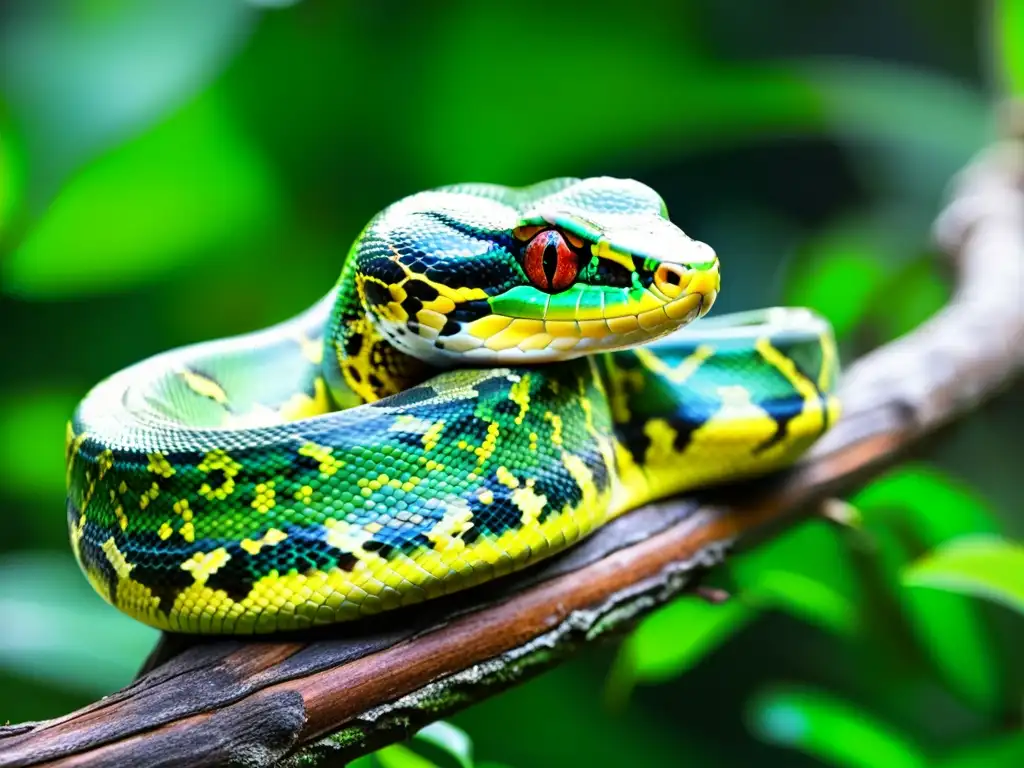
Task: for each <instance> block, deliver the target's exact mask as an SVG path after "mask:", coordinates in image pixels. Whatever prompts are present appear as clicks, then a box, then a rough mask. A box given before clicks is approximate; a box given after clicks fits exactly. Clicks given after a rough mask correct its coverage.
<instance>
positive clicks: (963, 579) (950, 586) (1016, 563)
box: [903, 536, 1024, 613]
mask: <svg viewBox="0 0 1024 768" xmlns="http://www.w3.org/2000/svg"><path fill="white" fill-rule="evenodd" d="M903 583H904V584H906V585H908V586H912V587H928V588H931V589H940V590H945V591H949V592H957V593H960V594H964V595H971V596H972V597H980V598H983V599H986V600H991V601H993V602H996V603H1000V604H1002V605H1005V606H1006V607H1008V608H1010V609H1012V610H1015V611H1018V612H1019V613H1024V546H1022V545H1021V544H1019V543H1016V542H1012V541H1007V540H1006V539H1002V538H998V537H995V536H965V537H962V538H959V539H956V540H954V541H951V542H949V543H947V544H944V545H942V546H940V547H938V548H937V549H935V550H933V551H932V552H930V553H929V554H927V555H925V556H924V557H922V558H921V559H920V560H917V561H916V562H914V563H913V564H912V565H911V566H910V567H908V568H906V569H905V570H904V573H903Z"/></svg>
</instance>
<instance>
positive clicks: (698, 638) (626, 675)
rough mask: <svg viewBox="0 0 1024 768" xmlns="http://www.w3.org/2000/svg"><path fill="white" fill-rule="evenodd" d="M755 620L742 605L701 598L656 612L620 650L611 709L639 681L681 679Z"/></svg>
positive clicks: (609, 688) (753, 613) (611, 677)
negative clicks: (712, 601) (705, 657)
mask: <svg viewBox="0 0 1024 768" xmlns="http://www.w3.org/2000/svg"><path fill="white" fill-rule="evenodd" d="M756 615H757V612H756V611H755V610H754V609H752V608H751V607H750V606H748V605H745V604H744V603H742V602H740V601H739V600H728V601H726V602H724V603H718V604H714V603H709V602H707V601H706V600H704V599H702V598H699V597H683V598H680V599H678V600H675V601H673V602H671V603H669V604H668V605H666V606H665V607H664V608H662V609H660V610H658V611H656V612H654V613H652V614H651V615H650V616H648V617H647V618H646V619H644V620H643V621H642V622H641V623H640V625H639V626H638V627H637V628H636V630H634V632H633V633H632V634H631V635H630V636H629V638H628V639H627V640H626V642H625V643H623V644H622V646H621V648H620V649H619V654H618V656H617V657H616V660H615V664H614V665H613V667H612V670H611V673H610V674H609V677H608V681H607V688H606V695H607V698H608V700H609V702H610V704H611V705H613V706H619V705H622V704H623V703H624V702H625V701H626V699H628V697H629V694H630V692H631V691H632V689H633V686H634V685H636V683H638V682H644V683H658V682H664V681H665V680H669V679H671V678H674V677H677V676H678V675H681V674H682V673H683V672H685V671H686V670H688V669H690V668H691V667H693V666H694V665H695V664H696V663H697V662H698V661H700V660H701V659H702V658H703V657H704V656H705V655H707V654H708V653H710V652H711V651H712V650H713V649H715V648H716V647H718V646H719V645H721V644H722V643H723V642H725V641H726V640H727V639H728V638H729V637H730V636H731V635H733V634H735V633H736V632H738V631H739V630H740V629H741V628H742V627H744V626H745V625H746V624H747V623H748V622H749V621H750V620H751V619H753V618H754V617H755V616H756Z"/></svg>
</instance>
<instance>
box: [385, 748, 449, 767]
mask: <svg viewBox="0 0 1024 768" xmlns="http://www.w3.org/2000/svg"><path fill="white" fill-rule="evenodd" d="M373 755H374V757H375V758H377V762H379V763H380V764H381V765H382V766H383V768H438V765H437V763H432V762H431V761H430V760H427V759H426V758H425V757H421V756H420V755H417V754H416V753H415V752H413V751H412V750H411V749H409V748H408V747H405V746H402V745H401V744H392V745H391V746H390V747H384V749H381V750H378V751H377V752H374V753H373Z"/></svg>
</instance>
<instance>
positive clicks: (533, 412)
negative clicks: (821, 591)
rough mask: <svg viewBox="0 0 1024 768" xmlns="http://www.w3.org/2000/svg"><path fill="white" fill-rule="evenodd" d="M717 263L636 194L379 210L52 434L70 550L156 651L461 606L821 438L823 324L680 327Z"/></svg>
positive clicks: (771, 321) (597, 188)
mask: <svg viewBox="0 0 1024 768" xmlns="http://www.w3.org/2000/svg"><path fill="white" fill-rule="evenodd" d="M718 290H719V264H718V259H717V257H716V256H715V254H714V252H713V251H712V250H711V249H710V248H709V247H708V246H706V245H704V244H703V243H699V242H697V241H694V240H692V239H690V238H689V237H687V236H686V235H685V234H684V233H683V232H682V231H681V230H679V229H678V228H677V227H676V226H675V225H674V224H672V223H671V222H670V221H669V219H668V215H667V212H666V210H665V206H664V203H663V202H662V201H661V199H660V198H659V197H658V195H657V194H656V193H655V192H653V191H652V190H651V189H649V188H648V187H646V186H644V185H642V184H639V183H638V182H635V181H630V180H620V179H610V178H594V179H583V180H579V179H556V180H552V181H548V182H544V183H542V184H538V185H534V186H532V187H528V188H524V189H512V188H508V187H501V186H497V185H483V184H474V185H459V186H455V187H447V188H443V189H439V190H434V191H429V192H423V193H420V194H417V195H413V196H411V197H409V198H406V199H404V200H401V201H399V202H397V203H395V204H394V205H392V206H390V207H389V208H387V209H385V210H384V211H382V212H381V213H380V214H378V215H377V216H376V217H375V218H374V219H373V220H372V221H371V222H370V223H369V224H368V225H367V227H366V229H365V230H364V231H363V232H362V234H361V235H360V236H359V238H358V239H357V240H356V242H355V244H354V245H353V247H352V249H351V251H350V252H349V254H348V257H347V258H346V259H345V263H344V265H343V268H342V271H341V276H340V278H339V281H338V284H337V286H335V288H334V289H333V290H332V291H331V292H330V293H329V294H328V295H327V296H325V297H324V298H323V299H322V300H321V301H319V302H318V303H317V304H316V305H314V306H313V307H312V308H311V309H309V310H308V311H306V312H305V313H303V314H302V315H300V316H299V317H297V318H295V319H293V320H291V321H289V322H287V323H284V324H282V325H280V326H276V327H273V328H270V329H267V330H263V331H259V332H256V333H253V334H249V335H246V336H241V337H237V338H232V339H222V340H217V341H213V342H207V343H203V344H198V345H194V346H191V347H186V348H183V349H179V350H174V351H171V352H167V353H164V354H162V355H158V356H156V357H154V358H151V359H149V360H145V361H143V362H141V363H138V364H136V365H134V366H132V367H130V368H127V369H125V370H123V371H121V372H119V373H117V374H114V375H113V376H111V377H110V378H109V379H107V380H106V381H104V382H102V383H100V384H99V385H98V386H96V387H95V388H94V389H93V390H92V391H91V392H90V393H89V394H88V395H87V396H86V398H85V399H84V400H83V401H82V403H81V404H80V406H79V408H78V409H77V411H76V413H75V415H74V418H73V419H72V421H71V422H70V423H69V424H68V427H67V479H68V501H67V514H68V525H69V529H70V535H71V543H72V546H73V548H74V551H75V554H76V556H77V558H78V561H79V563H80V564H81V566H82V569H83V571H84V572H85V574H86V576H87V577H88V579H89V581H90V583H91V584H92V585H93V587H94V588H95V589H96V590H97V591H98V592H99V593H100V594H101V595H102V596H103V597H104V598H105V599H107V600H108V601H109V602H111V603H112V604H113V605H115V606H117V607H118V608H119V609H121V610H122V611H124V612H125V613H127V614H129V615H131V616H133V617H134V618H136V619H138V620H140V621H143V622H145V623H147V624H150V625H152V626H155V627H159V628H161V629H166V630H170V631H178V632H190V633H224V634H252V633H266V632H274V631H281V630H294V629H302V628H305V627H311V626H317V625H323V624H330V623H334V622H339V621H347V620H352V619H358V618H360V617H364V616H370V615H373V614H376V613H380V612H381V611H386V610H390V609H394V608H399V607H402V606H405V605H411V604H414V603H418V602H421V601H424V600H428V599H430V598H433V597H437V596H440V595H445V594H450V593H452V592H455V591H458V590H462V589H465V588H467V587H471V586H473V585H476V584H480V583H483V582H486V581H490V580H492V579H496V578H499V577H501V576H503V575H505V574H508V573H511V572H513V571H517V570H519V569H521V568H524V567H526V566H528V565H530V564H532V563H536V562H538V561H540V560H543V559H545V558H547V557H549V556H551V555H553V554H555V553H556V552H559V551H562V550H564V549H565V548H566V547H569V546H571V545H572V544H574V543H575V542H577V541H579V540H580V539H581V538H583V537H585V536H587V535H588V534H590V533H592V532H593V531H595V530H596V529H597V528H599V527H600V526H601V525H603V524H604V523H606V522H608V521H609V520H611V519H612V518H614V517H616V516H618V515H620V514H622V513H623V512H626V511H628V510H630V509H633V508H635V507H638V506H640V505H642V504H644V503H647V502H649V501H652V500H655V499H659V498H664V497H666V496H669V495H672V494H677V493H680V492H682V491H685V490H687V489H690V488H694V487H698V486H704V485H708V484H713V483H722V482H727V481H730V480H734V479H737V478H741V477H746V476H751V475H757V474H763V473H765V472H770V471H773V470H776V469H779V468H781V467H785V466H786V465H788V464H790V463H792V462H793V461H794V460H795V459H796V458H797V457H798V456H799V455H800V454H801V453H802V452H803V451H804V450H806V448H807V447H808V446H809V445H810V444H811V443H812V442H814V440H816V439H817V438H818V437H819V436H820V435H821V434H822V433H823V432H824V431H825V430H826V429H828V428H829V426H830V425H831V424H832V423H833V422H834V421H835V419H836V417H837V415H838V404H837V402H836V400H835V398H834V397H833V396H832V394H831V393H832V392H833V390H834V385H835V380H836V376H837V373H838V361H837V357H836V351H835V344H834V341H833V337H832V333H831V329H830V328H829V326H828V325H827V323H825V322H824V321H823V320H822V319H821V318H820V317H818V316H817V315H815V314H813V313H812V312H810V311H808V310H804V309H798V308H774V309H768V310H762V311H757V312H751V313H744V314H740V315H729V316H724V317H721V318H717V319H706V320H702V321H701V322H700V323H698V324H697V325H696V326H693V327H692V329H691V328H685V327H684V326H686V325H687V324H689V323H690V322H692V321H694V320H696V319H698V318H700V317H703V315H704V314H706V313H707V311H708V310H709V309H710V307H711V305H712V303H713V302H714V300H715V297H716V296H717V294H718Z"/></svg>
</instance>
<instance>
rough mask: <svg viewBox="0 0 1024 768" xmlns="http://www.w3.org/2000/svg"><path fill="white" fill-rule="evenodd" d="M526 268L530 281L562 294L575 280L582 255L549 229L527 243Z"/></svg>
mask: <svg viewBox="0 0 1024 768" xmlns="http://www.w3.org/2000/svg"><path fill="white" fill-rule="evenodd" d="M523 269H524V270H526V276H527V277H528V278H530V282H532V283H533V284H534V285H535V286H537V287H538V288H540V289H541V290H542V291H547V292H548V293H561V292H562V291H564V290H565V289H567V288H568V287H569V286H571V285H572V284H573V282H574V281H575V280H576V275H578V274H579V271H580V264H579V257H578V256H577V255H576V252H575V251H573V250H572V248H570V247H569V246H568V245H566V243H565V240H564V239H563V238H562V236H561V235H560V234H559V233H558V232H555V231H554V230H553V229H546V230H544V231H543V232H541V233H539V234H538V235H537V236H536V237H534V238H533V239H532V240H531V241H530V243H529V245H527V246H526V253H525V255H524V257H523Z"/></svg>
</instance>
